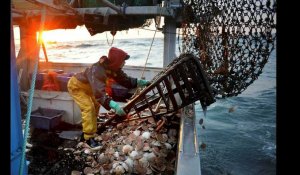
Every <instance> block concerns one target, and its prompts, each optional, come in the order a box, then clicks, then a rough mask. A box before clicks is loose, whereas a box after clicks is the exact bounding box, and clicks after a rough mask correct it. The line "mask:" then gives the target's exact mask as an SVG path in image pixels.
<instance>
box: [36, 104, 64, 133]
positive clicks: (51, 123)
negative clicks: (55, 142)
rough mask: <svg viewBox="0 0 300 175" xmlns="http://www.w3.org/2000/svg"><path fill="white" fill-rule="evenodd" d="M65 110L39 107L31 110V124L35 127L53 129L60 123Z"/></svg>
mask: <svg viewBox="0 0 300 175" xmlns="http://www.w3.org/2000/svg"><path fill="white" fill-rule="evenodd" d="M63 114H64V111H63V110H56V109H48V108H38V109H37V110H35V111H32V112H31V120H30V121H31V122H30V123H31V125H32V126H33V127H34V128H39V129H47V130H51V129H53V128H55V127H56V126H58V125H59V123H60V121H61V118H62V115H63Z"/></svg>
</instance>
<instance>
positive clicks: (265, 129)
mask: <svg viewBox="0 0 300 175" xmlns="http://www.w3.org/2000/svg"><path fill="white" fill-rule="evenodd" d="M176 42H177V41H176ZM151 43H152V38H145V39H142V38H139V39H117V40H92V41H68V42H49V43H45V45H46V50H47V55H48V59H49V61H53V62H74V63H93V62H96V61H98V59H99V58H100V57H101V56H102V55H107V54H108V50H109V48H110V47H112V46H114V47H118V48H121V49H123V50H125V51H126V52H127V53H128V54H129V55H130V59H129V60H127V61H126V65H133V66H144V65H146V66H149V67H163V38H155V39H154V41H153V45H152V47H151ZM19 48H20V47H19V45H18V44H17V45H16V54H17V52H18V50H19ZM180 50H181V46H180V44H179V42H177V43H176V54H177V55H178V54H179V53H180ZM148 55H149V56H148ZM40 56H41V60H45V59H44V54H43V52H42V50H41V51H40ZM196 118H197V121H199V120H200V118H203V119H204V123H203V125H204V126H205V129H203V128H202V127H200V124H197V128H198V131H199V132H198V141H199V145H201V143H205V144H206V148H205V149H202V148H200V155H201V168H202V174H203V175H223V174H231V175H260V174H262V175H271V174H276V50H274V51H273V52H272V53H271V54H270V57H269V60H268V62H267V64H266V65H265V67H264V68H263V73H262V74H261V75H260V76H259V78H258V79H257V80H256V81H254V83H253V84H251V85H250V86H249V87H248V88H247V89H246V90H245V91H244V92H243V93H242V94H240V95H238V96H236V97H230V98H226V99H222V100H217V101H216V102H215V103H213V104H212V105H210V106H209V107H208V108H207V112H206V116H205V117H204V114H203V111H202V109H201V107H200V103H199V102H196Z"/></svg>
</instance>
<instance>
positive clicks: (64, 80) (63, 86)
mask: <svg viewBox="0 0 300 175" xmlns="http://www.w3.org/2000/svg"><path fill="white" fill-rule="evenodd" d="M56 78H57V80H58V82H59V85H60V91H64V92H68V81H69V80H70V78H71V77H66V76H57V77H56Z"/></svg>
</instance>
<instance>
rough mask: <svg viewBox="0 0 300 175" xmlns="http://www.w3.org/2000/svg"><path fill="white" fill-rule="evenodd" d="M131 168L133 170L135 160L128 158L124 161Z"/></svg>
mask: <svg viewBox="0 0 300 175" xmlns="http://www.w3.org/2000/svg"><path fill="white" fill-rule="evenodd" d="M124 162H125V163H126V164H127V165H128V166H129V167H130V168H133V160H132V159H131V158H129V157H128V158H127V159H126V160H125V161H124Z"/></svg>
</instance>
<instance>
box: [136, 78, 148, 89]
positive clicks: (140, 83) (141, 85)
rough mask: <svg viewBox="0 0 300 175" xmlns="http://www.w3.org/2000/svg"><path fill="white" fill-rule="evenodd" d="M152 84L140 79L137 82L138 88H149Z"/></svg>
mask: <svg viewBox="0 0 300 175" xmlns="http://www.w3.org/2000/svg"><path fill="white" fill-rule="evenodd" d="M150 84H151V83H150V82H149V81H147V80H142V79H138V80H137V86H138V87H145V86H148V85H150Z"/></svg>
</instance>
